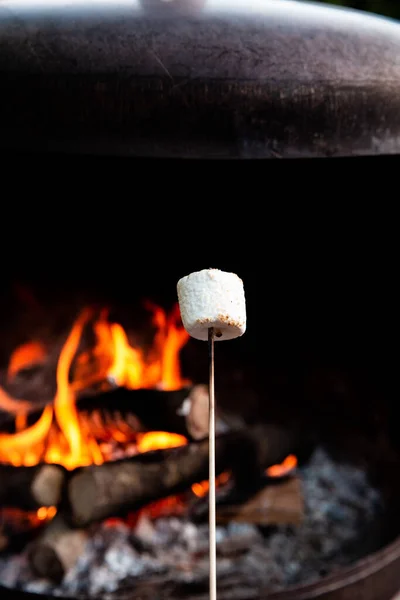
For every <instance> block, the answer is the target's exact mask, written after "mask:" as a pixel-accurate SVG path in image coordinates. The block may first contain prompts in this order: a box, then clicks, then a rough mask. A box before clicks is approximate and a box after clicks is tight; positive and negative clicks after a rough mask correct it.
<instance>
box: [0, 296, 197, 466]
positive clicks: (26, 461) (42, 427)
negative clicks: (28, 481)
mask: <svg viewBox="0 0 400 600" xmlns="http://www.w3.org/2000/svg"><path fill="white" fill-rule="evenodd" d="M146 307H147V308H148V309H149V310H150V311H151V313H152V323H153V326H154V327H155V329H156V332H155V335H154V343H153V346H152V348H151V349H150V351H148V352H145V351H144V350H143V349H142V348H139V347H135V346H133V345H132V344H131V343H130V342H129V339H128V335H127V333H126V331H125V330H124V329H123V327H122V326H121V325H120V324H119V323H112V322H110V321H109V320H108V312H107V311H106V310H103V311H102V312H101V313H100V315H99V317H98V318H97V319H95V316H94V313H93V311H92V310H90V309H84V310H83V311H82V312H81V314H80V315H79V316H78V318H77V319H76V320H75V322H74V324H73V326H72V328H71V331H70V333H69V335H68V337H67V339H66V341H65V343H64V345H63V347H62V350H61V353H60V356H59V359H58V363H57V371H56V382H57V392H56V395H55V398H54V403H53V405H52V406H50V405H48V406H46V407H45V409H44V410H43V413H42V415H41V417H40V418H39V419H38V421H36V423H35V424H34V425H32V426H30V427H26V414H27V412H28V410H29V407H30V404H29V403H28V402H25V401H17V400H15V399H14V398H12V397H10V396H9V395H8V394H7V393H6V391H5V390H3V389H0V407H2V408H5V409H6V410H9V411H10V412H13V413H14V414H16V424H15V429H16V433H14V434H1V435H0V460H1V461H2V462H8V463H11V464H14V465H35V464H37V463H39V462H47V463H59V464H62V465H64V466H65V467H66V468H67V469H73V468H75V467H79V466H84V465H88V464H93V463H94V464H101V463H102V462H104V460H106V459H107V458H108V457H107V455H106V453H105V452H104V451H103V449H104V445H103V446H100V444H99V443H98V442H97V440H96V439H95V437H94V435H93V434H92V432H91V431H90V427H88V425H87V423H85V422H84V419H83V417H82V416H81V415H79V413H78V411H77V408H76V401H77V396H78V393H79V392H82V391H83V390H85V389H87V388H88V387H89V386H90V385H93V384H96V383H98V384H100V383H102V382H103V383H105V382H112V383H113V384H114V385H119V386H125V387H127V388H129V389H138V388H157V389H164V390H175V389H180V388H182V387H184V386H186V385H188V384H189V383H190V382H189V381H187V380H184V379H183V378H182V376H181V372H180V363H179V352H180V350H181V349H182V347H183V346H184V345H185V343H186V342H187V340H188V339H189V336H188V334H187V332H186V331H185V329H184V328H183V327H182V325H181V323H180V314H179V306H178V305H176V306H175V307H174V309H173V310H172V311H171V313H170V314H166V313H165V311H163V310H162V309H161V308H160V307H158V306H156V305H154V304H151V303H147V305H146ZM88 327H92V331H93V333H94V335H95V339H96V343H95V345H94V347H93V348H91V349H90V350H86V351H80V345H81V342H82V336H83V333H84V331H85V330H86V329H87V328H88ZM45 359H46V354H45V349H44V347H43V346H42V344H40V343H39V342H35V341H32V342H29V343H27V344H25V345H24V346H20V347H19V348H17V350H16V351H14V353H13V354H12V355H11V358H10V361H9V367H8V377H9V379H12V378H14V377H15V375H16V374H17V373H18V371H19V370H21V369H22V368H25V367H27V366H29V365H32V364H36V363H38V362H44V360H45ZM18 409H20V410H19V412H17V411H18ZM118 435H121V432H120V431H116V432H115V436H116V437H115V439H116V440H117V441H118ZM181 437H182V436H174V435H173V434H166V433H162V435H161V436H160V434H159V433H153V439H152V442H151V444H150V445H149V439H150V438H149V437H147V438H146V437H141V438H140V439H139V443H138V451H139V452H144V451H146V450H149V449H155V448H157V447H158V448H160V447H167V446H174V445H180V444H182V443H183V440H184V441H185V443H187V440H186V439H185V438H183V439H180V438H181ZM157 439H158V441H157ZM119 441H121V440H119Z"/></svg>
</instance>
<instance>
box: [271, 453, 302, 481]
mask: <svg viewBox="0 0 400 600" xmlns="http://www.w3.org/2000/svg"><path fill="white" fill-rule="evenodd" d="M296 467H297V457H296V456H295V455H294V454H289V456H287V457H286V458H285V460H284V461H283V462H282V463H281V464H280V465H272V467H269V468H268V469H266V473H267V475H269V477H283V476H284V475H287V474H288V473H290V472H291V471H293V469H295V468H296Z"/></svg>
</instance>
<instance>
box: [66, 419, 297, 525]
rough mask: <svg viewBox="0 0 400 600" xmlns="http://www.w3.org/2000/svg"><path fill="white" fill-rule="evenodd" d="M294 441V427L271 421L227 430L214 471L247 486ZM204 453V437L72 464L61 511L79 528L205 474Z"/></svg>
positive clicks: (178, 489) (288, 450)
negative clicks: (108, 459) (112, 459)
mask: <svg viewBox="0 0 400 600" xmlns="http://www.w3.org/2000/svg"><path fill="white" fill-rule="evenodd" d="M297 443H298V439H297V436H296V435H295V433H294V432H292V431H287V430H283V429H281V428H279V427H275V426H273V425H268V426H267V425H264V426H255V427H252V428H247V429H243V430H240V431H233V432H228V433H226V434H223V435H220V436H218V437H217V440H216V472H217V474H221V473H222V472H224V471H228V470H229V471H231V472H232V476H233V478H234V479H235V481H236V484H237V486H238V487H239V489H244V490H246V489H251V487H252V486H254V485H255V484H256V482H259V478H260V474H261V473H262V472H263V469H265V468H266V467H268V466H270V465H272V464H276V463H280V462H282V460H283V459H284V458H285V457H286V456H287V455H288V454H290V453H291V452H293V451H295V448H296V444H297ZM208 453H209V446H208V439H205V440H201V441H198V442H192V443H190V444H188V445H186V446H180V447H178V448H173V449H167V450H157V451H154V452H146V453H144V454H139V455H136V456H133V457H129V458H125V459H122V460H119V461H115V462H108V463H104V464H102V465H91V466H88V467H81V468H78V469H75V470H74V471H71V472H69V473H68V475H67V482H66V485H65V488H64V493H63V498H62V502H61V505H60V510H61V511H62V513H63V515H64V516H65V518H66V519H67V520H68V522H69V523H70V524H72V525H73V526H78V527H84V526H87V525H89V524H90V523H93V522H96V521H101V520H103V519H106V518H108V517H111V516H124V515H126V514H127V512H130V511H132V510H137V509H139V508H141V507H143V506H144V505H146V504H148V503H150V502H153V501H155V500H158V499H161V498H164V497H167V496H171V495H176V494H179V493H182V492H184V491H186V490H188V489H189V488H190V486H191V485H192V484H194V483H197V482H200V481H203V480H205V479H208Z"/></svg>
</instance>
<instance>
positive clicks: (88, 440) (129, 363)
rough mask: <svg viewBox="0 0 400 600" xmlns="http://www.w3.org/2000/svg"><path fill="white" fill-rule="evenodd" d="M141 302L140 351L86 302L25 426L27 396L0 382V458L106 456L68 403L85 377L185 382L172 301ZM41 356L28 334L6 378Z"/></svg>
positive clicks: (40, 517)
mask: <svg viewBox="0 0 400 600" xmlns="http://www.w3.org/2000/svg"><path fill="white" fill-rule="evenodd" d="M145 307H146V308H147V309H148V310H149V311H150V312H151V314H152V325H153V327H154V328H155V334H154V338H153V344H152V347H151V348H150V350H148V351H144V350H143V348H141V347H137V346H135V345H133V344H132V343H131V342H130V341H129V336H128V334H127V332H126V331H125V330H124V328H123V327H122V325H121V324H120V323H114V322H110V320H109V312H108V311H107V310H102V311H101V312H100V313H99V314H98V315H97V317H96V314H95V313H94V311H93V310H91V309H89V308H86V309H84V310H83V311H82V312H81V313H80V314H79V316H78V317H77V319H76V320H75V322H74V323H73V325H72V327H71V330H70V332H69V334H68V336H67V338H66V340H65V343H64V345H63V347H62V349H61V352H60V355H59V358H58V363H57V369H56V383H57V388H56V390H57V391H56V394H55V397H54V402H53V404H52V405H51V406H50V405H47V406H46V407H45V408H44V410H43V412H42V415H41V417H40V418H39V419H38V420H37V421H36V423H34V424H33V425H31V426H27V414H28V413H29V409H30V407H31V404H30V403H29V402H27V401H23V400H18V401H17V400H16V399H14V398H12V397H11V396H10V395H9V394H8V393H7V392H6V391H5V390H4V389H2V388H0V408H3V409H5V410H8V411H9V412H10V413H12V414H14V415H15V433H13V434H0V461H1V462H4V463H11V464H13V465H16V466H18V465H27V466H32V465H36V464H38V463H39V462H47V463H58V464H61V465H64V466H65V467H66V468H67V469H74V468H76V467H80V466H85V465H89V464H102V463H103V462H104V461H105V460H107V459H109V458H110V449H109V444H108V445H107V443H101V442H99V441H98V439H97V438H96V435H95V431H96V428H95V427H94V424H93V423H92V424H90V423H88V422H87V420H85V418H84V416H83V415H81V414H79V412H78V410H77V405H76V403H77V399H78V394H79V393H80V392H82V391H84V390H87V389H88V388H89V387H90V386H93V385H100V386H101V385H103V386H104V385H108V386H110V385H116V386H125V387H127V388H129V389H139V388H147V389H149V388H154V389H163V390H176V389H181V388H182V387H184V386H187V385H189V384H190V381H188V380H185V379H183V378H182V376H181V371H180V362H179V353H180V351H181V349H182V348H183V346H184V345H185V344H186V342H187V341H188V339H189V335H188V333H187V332H186V331H185V329H184V328H183V327H182V324H181V321H180V313H179V306H178V304H176V305H175V306H174V308H173V310H172V311H171V312H170V314H167V313H166V312H165V311H164V310H163V309H161V308H160V307H159V306H157V305H155V304H153V303H151V302H147V303H146V305H145ZM88 328H91V331H92V333H93V334H94V338H95V343H94V345H93V347H91V348H90V349H89V350H87V349H86V350H85V349H83V350H82V349H81V346H82V340H83V336H84V332H86V331H87V330H88ZM46 359H47V353H46V348H45V347H44V346H43V344H41V343H40V342H38V341H35V340H32V341H30V342H28V343H26V344H24V345H22V346H20V347H18V348H17V349H16V350H15V351H14V352H13V353H12V355H11V357H10V361H9V366H8V373H7V375H8V380H9V381H12V380H13V379H14V378H15V376H16V375H17V374H18V372H19V371H20V370H21V369H24V368H26V367H28V366H32V365H37V364H43V363H45V361H46ZM91 425H92V426H91ZM111 438H112V439H114V441H116V442H120V443H126V442H128V441H129V431H127V432H126V433H124V431H121V428H119V429H118V428H116V427H114V429H113V428H112V426H111ZM187 443H188V441H187V439H186V438H185V437H184V436H181V435H178V434H172V433H166V432H163V431H152V432H148V433H145V434H139V435H137V437H136V439H135V447H136V449H135V451H136V452H148V451H151V450H157V449H161V448H171V447H177V446H182V445H184V444H187ZM296 464H297V460H296V457H294V456H289V457H287V459H286V460H285V461H284V462H283V463H282V464H281V465H274V466H273V467H270V468H269V469H268V470H267V474H268V475H269V476H272V477H277V476H281V475H282V474H285V473H287V472H288V471H290V470H292V469H293V468H294V467H295V466H296ZM229 477H230V474H229V473H222V474H221V475H220V476H219V477H217V479H216V483H217V484H218V485H222V484H224V483H226V482H227V481H228V479H229ZM192 491H193V493H194V494H195V495H196V496H198V497H203V496H205V495H206V494H207V493H208V491H209V482H208V481H203V482H199V483H196V484H194V485H193V486H192ZM55 514H56V508H55V507H42V508H39V510H38V511H37V513H36V515H35V517H34V518H35V519H36V520H37V521H39V522H40V521H45V520H48V519H51V518H53V517H54V515H55Z"/></svg>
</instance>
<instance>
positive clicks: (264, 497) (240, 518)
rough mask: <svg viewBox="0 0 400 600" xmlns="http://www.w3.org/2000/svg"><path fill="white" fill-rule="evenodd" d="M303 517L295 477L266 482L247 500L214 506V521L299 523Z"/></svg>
mask: <svg viewBox="0 0 400 600" xmlns="http://www.w3.org/2000/svg"><path fill="white" fill-rule="evenodd" d="M303 519H304V497H303V493H302V487H301V482H300V479H299V477H298V476H296V475H293V476H290V477H286V478H283V479H280V480H278V481H277V482H276V484H274V483H271V482H269V485H268V484H267V485H266V487H262V488H261V489H260V490H259V491H257V492H256V493H255V494H254V495H253V496H251V497H250V498H249V499H248V500H247V501H246V502H243V503H241V504H237V505H234V504H232V505H222V506H218V507H217V523H220V524H226V523H231V522H232V521H237V522H242V523H255V524H257V525H263V526H268V525H294V526H299V525H301V523H302V522H303Z"/></svg>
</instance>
